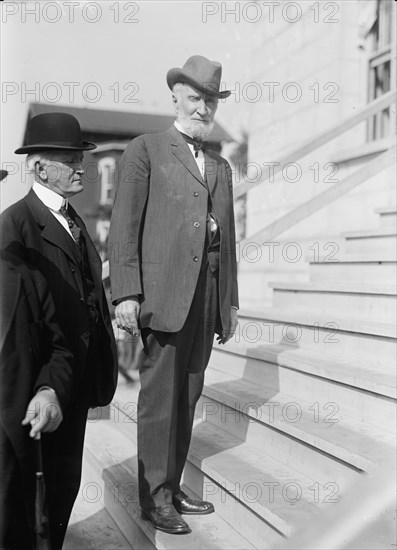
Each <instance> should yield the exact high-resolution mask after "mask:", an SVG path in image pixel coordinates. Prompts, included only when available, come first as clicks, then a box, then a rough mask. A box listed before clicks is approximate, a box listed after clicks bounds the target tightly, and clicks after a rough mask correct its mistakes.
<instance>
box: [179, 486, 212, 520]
mask: <svg viewBox="0 0 397 550" xmlns="http://www.w3.org/2000/svg"><path fill="white" fill-rule="evenodd" d="M172 503H173V505H174V506H175V509H176V511H177V512H179V513H180V514H197V515H205V514H212V512H215V508H214V505H213V504H211V502H206V501H205V500H194V499H192V498H189V497H188V496H187V495H186V494H185V493H183V492H182V491H181V492H179V493H176V494H175V495H173V497H172Z"/></svg>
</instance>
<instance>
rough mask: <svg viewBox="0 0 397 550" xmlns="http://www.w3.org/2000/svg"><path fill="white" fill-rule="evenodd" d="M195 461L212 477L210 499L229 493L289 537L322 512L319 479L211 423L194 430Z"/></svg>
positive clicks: (192, 451) (191, 457) (191, 455)
mask: <svg viewBox="0 0 397 550" xmlns="http://www.w3.org/2000/svg"><path fill="white" fill-rule="evenodd" d="M189 461H190V462H191V463H192V464H193V465H194V466H196V467H197V468H199V469H200V470H201V471H202V472H203V473H204V474H205V476H206V477H207V478H208V479H209V480H212V482H211V481H209V482H208V483H207V484H206V486H205V497H206V498H208V499H210V498H211V495H213V494H214V493H216V492H218V491H221V492H225V493H226V494H229V495H230V496H232V497H233V498H236V499H237V500H238V501H240V502H241V503H242V505H244V506H246V507H248V508H249V509H251V510H252V512H253V513H254V514H256V515H257V516H259V517H261V518H263V519H264V520H265V521H266V523H268V524H269V525H271V526H272V528H273V529H276V530H277V531H279V532H280V533H282V534H284V535H285V536H287V537H288V536H290V535H291V534H292V533H293V532H294V531H296V529H297V528H298V526H299V524H300V523H301V522H302V521H303V520H304V518H308V517H312V518H313V520H314V517H315V516H316V515H317V514H318V512H319V506H318V505H317V503H316V502H315V499H314V498H313V489H311V487H313V484H314V483H316V480H314V479H312V478H310V477H307V476H304V475H303V474H302V473H301V472H299V471H297V470H296V469H294V468H290V467H288V466H286V465H284V464H282V463H280V462H279V461H278V460H275V459H274V458H272V457H271V456H269V455H268V454H267V453H266V452H265V451H264V450H259V449H258V448H255V447H253V446H251V445H249V444H247V443H246V442H244V441H241V440H240V439H239V438H237V437H235V436H234V435H232V434H230V433H228V432H226V431H225V430H223V429H219V428H218V427H217V426H215V425H213V424H211V423H209V422H205V423H200V424H198V425H196V427H195V428H194V437H193V438H192V442H191V445H190V450H189ZM272 487H273V488H274V495H273V494H272V490H271V491H270V492H269V489H271V488H272ZM223 548H227V546H226V545H224V546H223Z"/></svg>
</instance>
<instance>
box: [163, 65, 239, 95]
mask: <svg viewBox="0 0 397 550" xmlns="http://www.w3.org/2000/svg"><path fill="white" fill-rule="evenodd" d="M221 77H222V65H221V64H220V63H218V62H217V61H210V60H209V59H207V58H206V57H203V56H202V55H192V57H189V59H188V60H187V61H186V63H185V64H184V66H183V67H182V69H179V68H177V67H175V68H173V69H170V70H169V71H168V73H167V84H168V87H169V89H170V90H172V88H173V87H174V85H175V84H176V83H177V82H182V83H183V84H188V85H189V86H192V87H193V88H196V89H198V90H200V91H201V92H205V93H207V94H210V95H215V96H217V97H219V98H225V97H229V95H230V94H231V92H230V91H229V90H224V91H222V92H220V91H219V86H220V84H221Z"/></svg>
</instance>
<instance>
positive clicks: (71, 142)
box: [1, 113, 117, 550]
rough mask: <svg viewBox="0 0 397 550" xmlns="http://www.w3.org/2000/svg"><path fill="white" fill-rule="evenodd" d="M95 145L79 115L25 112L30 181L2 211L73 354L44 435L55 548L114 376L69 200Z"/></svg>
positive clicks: (103, 309)
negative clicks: (88, 428)
mask: <svg viewBox="0 0 397 550" xmlns="http://www.w3.org/2000/svg"><path fill="white" fill-rule="evenodd" d="M95 147H96V146H95V145H94V144H93V143H89V142H85V141H82V136H81V129H80V125H79V122H78V120H77V119H76V118H75V117H73V116H72V115H70V114H66V113H47V114H41V115H37V116H35V117H33V118H32V119H30V120H29V122H28V128H27V143H26V144H25V145H24V146H23V147H20V148H19V149H17V150H16V151H15V153H16V154H27V155H28V156H27V159H26V162H27V164H28V167H29V168H30V169H31V170H32V171H33V173H34V183H33V186H32V189H31V190H30V191H29V193H28V194H27V196H26V197H24V198H23V199H21V200H20V201H18V202H17V203H15V204H13V205H12V206H10V207H9V208H8V209H7V210H5V211H4V212H3V214H2V215H1V230H2V248H3V249H4V250H6V251H8V252H10V253H12V254H14V255H15V256H16V257H18V258H19V259H21V260H22V261H24V262H26V263H27V264H29V265H32V266H33V267H34V268H36V269H37V270H38V271H39V272H41V274H42V275H43V276H44V277H45V279H46V280H47V283H48V285H49V288H50V291H51V294H52V296H53V299H54V303H55V309H56V315H57V318H58V322H59V325H60V328H61V330H62V332H63V334H64V337H65V340H66V346H67V348H68V350H69V351H70V352H71V353H72V355H73V363H72V369H73V382H74V383H73V390H72V394H71V398H70V403H69V405H68V407H67V409H66V410H65V414H64V419H63V422H62V424H61V426H60V427H59V428H58V429H57V430H56V431H55V432H54V433H52V434H50V435H49V436H47V434H44V435H43V439H42V446H43V454H44V475H45V478H46V485H47V493H48V509H49V522H50V536H51V548H52V549H53V550H55V549H60V548H61V547H62V543H63V539H64V536H65V532H66V528H67V524H68V521H69V517H70V513H71V511H72V507H73V504H74V501H75V498H76V496H77V493H78V489H79V485H80V478H81V462H82V453H83V444H84V434H85V425H86V419H87V412H88V409H89V407H96V406H100V405H106V404H108V403H109V402H110V401H111V399H112V397H113V394H114V391H115V388H116V381H117V353H116V346H115V341H114V336H113V330H112V325H111V320H110V315H109V311H108V307H107V303H106V298H105V293H104V290H103V286H102V264H101V260H100V257H99V255H98V253H97V251H96V250H95V247H94V244H93V242H92V240H91V238H90V237H89V235H88V232H87V230H86V227H85V225H84V223H83V221H82V219H81V218H80V217H79V216H78V214H77V213H76V211H75V210H74V208H73V207H72V206H71V205H70V204H69V198H70V197H72V196H73V195H75V194H76V193H80V192H81V191H82V190H83V173H84V170H83V164H82V162H83V154H84V151H85V150H90V149H94V148H95ZM50 389H52V390H55V392H56V389H55V388H50ZM21 420H22V419H21Z"/></svg>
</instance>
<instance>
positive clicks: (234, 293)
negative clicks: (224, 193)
mask: <svg viewBox="0 0 397 550" xmlns="http://www.w3.org/2000/svg"><path fill="white" fill-rule="evenodd" d="M226 174H227V181H228V185H229V191H230V214H229V224H230V263H231V270H232V272H231V279H232V295H231V304H230V305H231V306H234V307H237V308H238V307H239V298H238V284H237V259H236V227H235V221H234V206H233V204H234V201H233V179H232V170H231V168H230V165H229V164H228V163H226Z"/></svg>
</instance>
